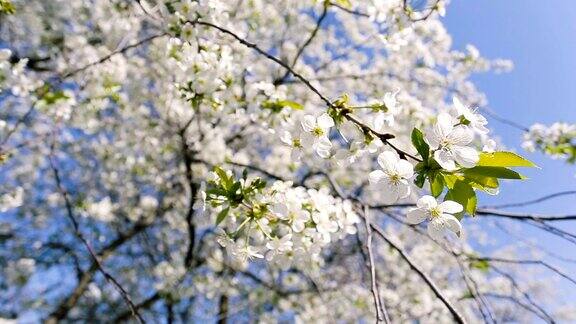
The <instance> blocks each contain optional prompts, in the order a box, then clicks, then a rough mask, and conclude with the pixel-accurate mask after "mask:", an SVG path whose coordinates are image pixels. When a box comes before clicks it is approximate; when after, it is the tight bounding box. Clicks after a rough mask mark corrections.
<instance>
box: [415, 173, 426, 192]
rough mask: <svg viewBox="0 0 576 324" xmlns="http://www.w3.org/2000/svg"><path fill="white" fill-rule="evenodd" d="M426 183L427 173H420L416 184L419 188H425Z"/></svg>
mask: <svg viewBox="0 0 576 324" xmlns="http://www.w3.org/2000/svg"><path fill="white" fill-rule="evenodd" d="M424 181H426V173H418V175H417V176H416V179H414V184H415V185H417V186H418V188H422V187H423V186H424Z"/></svg>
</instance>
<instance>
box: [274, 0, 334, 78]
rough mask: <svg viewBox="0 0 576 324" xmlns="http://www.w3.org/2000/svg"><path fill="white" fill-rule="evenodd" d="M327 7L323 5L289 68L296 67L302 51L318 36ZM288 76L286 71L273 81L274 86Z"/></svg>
mask: <svg viewBox="0 0 576 324" xmlns="http://www.w3.org/2000/svg"><path fill="white" fill-rule="evenodd" d="M328 7H329V5H328V4H325V5H324V8H323V9H322V13H321V14H320V16H319V17H318V19H317V20H316V26H315V27H314V29H313V30H312V32H311V33H310V36H308V38H307V39H306V41H305V42H304V44H302V46H300V48H299V49H298V52H296V55H295V56H294V59H293V60H292V64H290V67H291V68H294V67H295V66H296V63H298V59H299V58H300V56H301V55H302V54H303V53H304V50H306V47H308V45H310V44H311V43H312V40H314V37H316V35H317V34H318V31H319V30H320V27H321V26H322V22H323V21H324V19H326V16H327V14H328ZM289 75H290V71H289V70H286V72H285V73H284V75H283V76H282V77H280V78H279V79H278V80H277V81H275V82H274V84H281V83H282V82H283V81H284V80H285V79H286V78H288V76H289Z"/></svg>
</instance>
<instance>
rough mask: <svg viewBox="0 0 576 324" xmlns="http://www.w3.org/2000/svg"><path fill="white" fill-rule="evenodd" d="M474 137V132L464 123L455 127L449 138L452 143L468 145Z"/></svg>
mask: <svg viewBox="0 0 576 324" xmlns="http://www.w3.org/2000/svg"><path fill="white" fill-rule="evenodd" d="M473 139H474V132H472V130H471V129H470V128H469V127H468V126H464V125H460V126H457V127H455V128H454V129H453V130H452V132H450V134H448V140H449V141H450V143H452V144H455V145H462V146H464V145H468V144H469V143H470V142H472V140H473Z"/></svg>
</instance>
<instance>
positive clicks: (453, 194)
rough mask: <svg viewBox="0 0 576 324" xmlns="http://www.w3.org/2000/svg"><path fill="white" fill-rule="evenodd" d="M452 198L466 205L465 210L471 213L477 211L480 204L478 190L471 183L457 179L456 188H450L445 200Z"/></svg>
mask: <svg viewBox="0 0 576 324" xmlns="http://www.w3.org/2000/svg"><path fill="white" fill-rule="evenodd" d="M446 200H452V201H455V202H457V203H459V204H460V205H462V206H463V207H464V211H465V212H467V213H468V214H470V215H472V216H473V215H474V214H475V213H476V207H477V204H478V198H477V197H476V192H474V189H473V188H472V186H470V184H468V183H466V182H464V181H462V180H457V181H456V182H455V183H454V188H452V189H450V190H448V193H447V194H446V196H445V197H444V201H446Z"/></svg>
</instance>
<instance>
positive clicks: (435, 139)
mask: <svg viewBox="0 0 576 324" xmlns="http://www.w3.org/2000/svg"><path fill="white" fill-rule="evenodd" d="M486 124H487V121H486V118H484V117H483V116H482V115H480V114H478V113H475V112H473V111H471V110H470V109H469V108H467V107H465V106H464V105H463V104H462V103H461V102H460V100H459V99H458V98H456V97H454V109H453V110H452V111H451V114H448V113H444V112H443V113H440V114H439V115H438V118H437V120H436V124H435V125H434V127H433V129H432V131H431V132H430V133H429V134H428V137H427V139H428V142H429V143H430V145H431V148H432V149H433V152H434V159H435V160H436V162H438V164H440V166H442V168H444V169H446V170H448V171H453V170H456V169H457V168H458V166H460V167H464V168H471V167H473V166H475V165H476V163H478V159H479V155H478V151H477V150H476V149H475V148H473V147H470V145H471V144H472V141H473V140H474V134H475V133H477V134H482V135H485V134H486V133H488V129H487V128H486V126H485V125H486ZM457 164H458V166H457Z"/></svg>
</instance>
